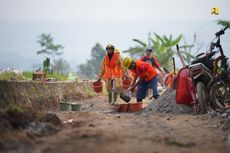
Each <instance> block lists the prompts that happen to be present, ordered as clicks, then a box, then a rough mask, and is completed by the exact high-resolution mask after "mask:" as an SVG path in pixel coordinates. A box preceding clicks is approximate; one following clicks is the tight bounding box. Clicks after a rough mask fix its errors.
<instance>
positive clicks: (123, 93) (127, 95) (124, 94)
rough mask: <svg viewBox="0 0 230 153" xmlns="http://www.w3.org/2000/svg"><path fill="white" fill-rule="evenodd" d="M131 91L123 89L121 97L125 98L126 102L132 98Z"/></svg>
mask: <svg viewBox="0 0 230 153" xmlns="http://www.w3.org/2000/svg"><path fill="white" fill-rule="evenodd" d="M130 96H131V95H130V93H129V92H128V91H125V90H121V93H120V98H121V99H122V100H124V101H125V102H127V103H128V102H129V101H130V100H131V98H130Z"/></svg>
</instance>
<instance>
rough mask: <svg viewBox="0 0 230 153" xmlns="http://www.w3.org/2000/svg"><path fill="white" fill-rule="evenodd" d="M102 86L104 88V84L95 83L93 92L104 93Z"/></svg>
mask: <svg viewBox="0 0 230 153" xmlns="http://www.w3.org/2000/svg"><path fill="white" fill-rule="evenodd" d="M102 86H103V84H102V82H98V81H96V82H93V90H94V92H96V93H101V92H102Z"/></svg>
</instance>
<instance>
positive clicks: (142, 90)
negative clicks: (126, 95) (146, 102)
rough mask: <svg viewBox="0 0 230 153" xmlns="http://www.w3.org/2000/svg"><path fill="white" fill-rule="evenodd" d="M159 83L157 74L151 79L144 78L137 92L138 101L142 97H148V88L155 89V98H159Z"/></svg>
mask: <svg viewBox="0 0 230 153" xmlns="http://www.w3.org/2000/svg"><path fill="white" fill-rule="evenodd" d="M157 84H158V76H157V75H156V76H155V77H154V78H152V79H151V80H149V81H145V80H144V79H143V80H142V81H141V82H140V84H139V85H138V88H137V94H136V98H137V102H141V101H142V99H144V98H145V97H146V95H147V90H148V88H150V89H152V90H153V97H154V98H155V99H156V98H158V97H159V92H158V89H157Z"/></svg>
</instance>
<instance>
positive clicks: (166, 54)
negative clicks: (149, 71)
mask: <svg viewBox="0 0 230 153" xmlns="http://www.w3.org/2000/svg"><path fill="white" fill-rule="evenodd" d="M181 38H182V35H179V36H178V37H177V38H176V39H173V37H172V35H170V36H169V37H168V36H166V35H163V36H160V35H158V34H156V33H154V37H151V35H150V34H149V36H148V45H147V44H146V43H145V42H143V41H141V40H138V39H133V41H135V42H137V43H138V46H135V47H130V48H129V49H128V50H125V51H123V52H124V53H129V54H130V56H131V57H133V58H135V59H137V58H140V57H141V56H143V55H144V54H145V52H144V51H145V49H146V47H150V48H152V49H153V56H155V57H156V58H157V60H158V62H159V64H160V65H161V66H162V67H166V68H169V69H170V68H172V64H171V63H170V61H171V58H172V57H173V55H174V53H175V52H174V50H173V49H172V47H174V46H175V45H176V44H178V43H179V42H180V40H181Z"/></svg>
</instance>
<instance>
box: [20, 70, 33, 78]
mask: <svg viewBox="0 0 230 153" xmlns="http://www.w3.org/2000/svg"><path fill="white" fill-rule="evenodd" d="M22 75H23V76H24V77H25V78H27V79H32V77H33V72H31V71H24V72H22Z"/></svg>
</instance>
